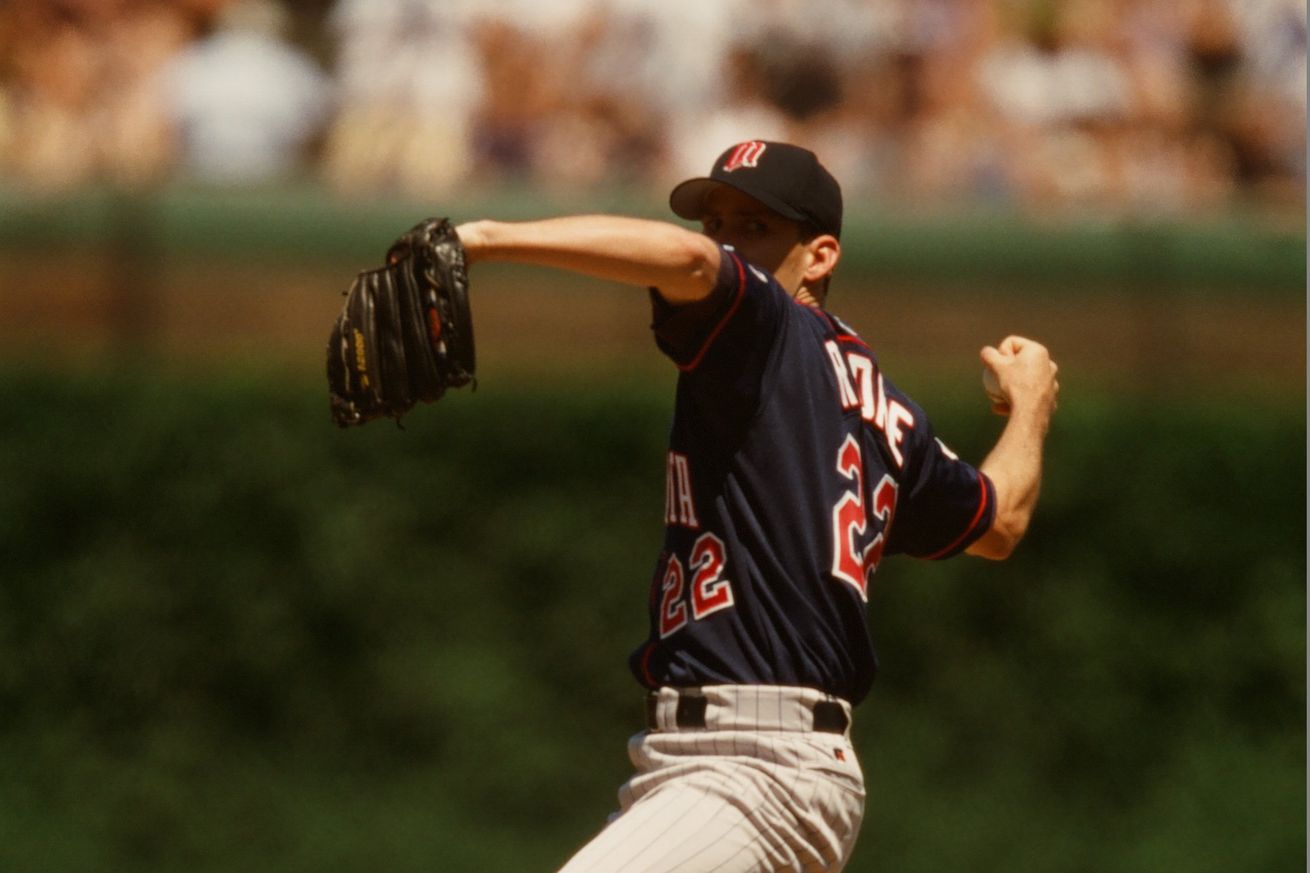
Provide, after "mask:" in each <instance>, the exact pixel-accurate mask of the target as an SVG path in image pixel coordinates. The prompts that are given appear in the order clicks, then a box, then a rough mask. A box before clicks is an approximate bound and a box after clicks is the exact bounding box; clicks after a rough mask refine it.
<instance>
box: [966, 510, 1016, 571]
mask: <svg viewBox="0 0 1310 873" xmlns="http://www.w3.org/2000/svg"><path fill="white" fill-rule="evenodd" d="M1027 530H1028V520H1027V519H1026V518H1023V519H1019V518H1011V517H1004V516H1000V515H998V516H997V517H996V519H995V520H994V521H993V522H992V526H991V528H990V529H988V531H987V533H985V534H983V535H982V536H980V537H979V538H978V539H977V540H975V541H974V543H973V545H971V546H969V548H967V549H966V550H965V551H966V552H967V553H968V554H970V555H974V556H975V557H979V558H986V559H988V560H989V561H1004V560H1005V559H1006V558H1008V557H1010V555H1012V554H1014V550H1015V549H1016V548H1018V546H1019V542H1020V541H1021V540H1022V539H1023V535H1024V534H1025V533H1026V532H1027Z"/></svg>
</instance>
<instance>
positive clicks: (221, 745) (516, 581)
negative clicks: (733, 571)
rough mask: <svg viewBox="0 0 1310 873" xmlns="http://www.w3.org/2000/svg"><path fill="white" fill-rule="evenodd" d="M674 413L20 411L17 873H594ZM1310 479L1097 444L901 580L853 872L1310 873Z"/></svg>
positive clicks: (1106, 419)
mask: <svg viewBox="0 0 1310 873" xmlns="http://www.w3.org/2000/svg"><path fill="white" fill-rule="evenodd" d="M663 388H664V386H654V387H638V386H633V385H627V384H609V383H607V384H596V383H594V382H593V383H579V384H578V385H576V386H572V387H571V389H570V390H565V391H560V392H558V393H551V394H547V393H542V392H540V391H536V390H533V389H530V388H528V387H524V388H523V389H522V390H518V391H515V390H513V389H509V388H506V387H504V386H497V387H486V388H483V389H482V390H480V391H479V392H477V393H475V394H470V393H467V392H461V393H459V394H456V395H452V396H451V397H449V398H447V400H445V401H443V402H442V404H440V405H439V406H437V407H435V408H424V409H421V410H418V411H417V412H416V414H414V415H412V416H411V417H410V418H409V419H408V420H407V421H406V427H405V429H404V430H399V429H397V428H395V427H392V426H390V425H389V424H386V423H378V424H374V425H370V426H369V427H366V428H363V429H359V430H353V431H338V430H335V429H334V428H332V427H331V425H330V424H329V423H328V419H327V413H326V404H325V402H324V398H323V391H322V386H321V385H320V384H319V383H318V381H317V380H316V379H315V380H309V379H306V380H304V381H301V380H300V379H297V378H294V377H285V378H282V379H278V380H271V379H261V378H257V377H254V376H234V375H217V374H211V375H208V376H204V377H201V376H196V375H192V376H183V375H172V376H168V377H161V376H149V375H145V371H144V369H136V368H125V369H117V370H116V369H110V370H104V371H101V372H99V373H97V374H81V375H76V374H68V373H65V374H52V373H48V372H41V371H36V370H24V369H16V368H10V369H8V370H5V371H3V372H0V404H3V408H4V409H6V410H8V414H7V415H6V417H5V420H4V423H3V424H2V425H0V481H3V483H4V487H3V489H0V555H3V568H4V569H3V579H4V582H3V585H2V586H0V868H3V869H11V870H31V869H41V870H46V871H111V873H112V871H146V870H149V871H159V870H170V871H171V870H178V871H181V870H188V871H206V870H214V871H218V870H234V869H241V870H248V871H263V870H268V871H275V870H276V871H285V870H298V869H315V870H324V871H374V870H379V869H386V870H389V871H410V870H413V871H418V870H424V871H430V870H441V871H462V870H468V871H473V870H477V871H495V870H516V871H517V870H543V871H548V870H553V869H555V867H556V866H558V864H559V863H560V862H561V861H562V860H563V859H564V858H565V857H567V855H568V854H569V853H570V851H571V850H572V849H573V848H574V847H575V846H576V845H577V844H578V843H579V842H580V841H582V840H585V839H586V838H587V836H588V835H589V834H590V833H591V832H592V831H593V830H594V829H595V828H597V827H598V826H599V825H600V824H601V823H602V821H603V818H604V816H605V815H606V814H607V813H608V811H609V810H610V807H611V804H612V802H613V799H614V792H615V789H616V788H617V786H618V784H619V783H620V781H621V780H622V779H623V778H624V777H625V775H626V774H627V772H628V770H627V767H628V765H627V761H626V756H625V750H624V740H625V738H626V736H627V735H628V733H629V732H631V731H632V730H635V729H636V728H637V727H638V725H639V721H640V718H641V701H640V695H639V693H638V689H637V688H636V686H635V685H634V684H633V683H632V681H631V680H630V678H628V676H627V674H626V668H625V666H624V659H625V656H626V654H627V652H628V650H629V649H630V648H631V647H632V646H633V645H635V643H636V642H637V641H638V640H639V638H640V637H641V636H642V634H643V632H644V627H645V617H644V614H643V612H644V604H645V599H646V587H647V582H648V573H649V571H650V570H651V568H652V566H653V560H654V555H655V552H656V550H657V548H658V544H659V537H660V530H659V525H660V510H661V508H662V494H661V489H662V487H663V476H662V472H661V470H662V455H663V450H664V446H663V440H664V436H665V433H666V425H667V415H668V398H667V397H666V396H665V392H664V390H663ZM656 389H658V390H656ZM920 399H922V400H923V401H924V402H925V403H926V405H927V406H928V407H929V408H934V407H940V406H941V404H935V403H934V402H933V399H932V398H931V397H923V398H920ZM1119 402H1120V403H1121V404H1122V403H1123V401H1122V400H1120V401H1119ZM936 417H937V423H938V427H939V430H940V431H942V432H944V433H946V434H953V435H958V436H957V437H956V438H955V439H954V443H955V444H956V447H957V448H959V449H960V450H962V452H963V453H964V454H966V455H968V456H972V457H977V456H978V455H979V454H981V453H982V452H983V451H985V449H986V447H987V445H988V443H989V441H990V440H991V439H992V438H993V437H994V435H995V433H996V428H997V425H996V423H995V421H994V419H992V418H990V417H989V416H987V415H986V414H985V412H984V411H983V410H981V409H979V408H978V407H977V405H976V404H971V405H970V406H968V407H965V406H960V407H958V408H957V407H954V406H952V407H949V408H938V409H937V415H936ZM1304 447H1305V427H1304V420H1303V410H1278V409H1248V410H1243V411H1242V414H1240V415H1235V414H1231V413H1229V412H1227V411H1225V410H1218V409H1210V408H1207V407H1205V406H1202V405H1180V406H1177V407H1175V408H1160V407H1158V406H1156V407H1145V406H1137V405H1132V404H1131V402H1128V404H1127V405H1111V404H1110V403H1109V402H1108V401H1107V402H1105V403H1104V404H1100V405H1083V406H1081V407H1077V406H1075V407H1073V408H1064V409H1062V410H1061V412H1060V416H1059V418H1058V421H1057V424H1056V427H1055V430H1054V431H1053V433H1052V437H1051V443H1050V450H1049V455H1048V458H1049V461H1048V463H1049V475H1048V479H1047V482H1046V484H1045V493H1044V495H1043V505H1042V508H1041V511H1040V513H1039V515H1038V518H1037V520H1036V524H1035V526H1034V528H1033V530H1032V532H1031V534H1030V537H1029V539H1028V540H1027V541H1026V542H1025V544H1024V546H1023V547H1022V549H1021V551H1020V553H1019V554H1018V555H1016V556H1015V557H1014V558H1013V559H1011V560H1010V561H1009V562H1006V563H1003V564H990V563H985V562H980V561H975V560H972V559H961V560H957V561H952V562H945V563H940V564H919V563H915V562H911V561H908V560H905V559H896V560H893V561H889V562H888V563H887V564H886V565H885V566H884V567H883V569H882V570H881V571H880V574H879V577H878V584H877V586H876V589H875V591H874V594H873V596H872V604H871V620H872V622H873V624H874V628H875V630H876V632H877V634H878V636H879V638H880V640H881V649H882V652H883V671H882V674H881V676H880V679H879V682H878V685H877V686H876V687H875V691H874V694H873V696H872V697H871V699H870V701H869V702H867V703H866V704H865V705H864V706H863V707H861V709H860V710H859V713H858V717H857V729H856V733H857V743H858V747H859V749H860V752H861V755H862V758H863V761H864V765H865V768H866V772H867V775H868V781H869V789H870V797H869V806H868V812H867V817H866V824H865V828H864V832H863V835H862V837H861V844H860V846H859V847H858V848H857V850H856V856H855V860H854V861H853V862H852V864H851V865H850V867H849V868H848V869H850V870H852V871H861V870H875V869H877V870H894V871H898V873H901V871H920V870H921V871H925V873H926V871H940V870H953V869H955V870H971V871H993V870H995V871H1016V870H1032V871H1097V873H1102V871H1157V870H1162V869H1179V870H1184V869H1185V870H1188V871H1202V873H1204V871H1225V873H1227V871H1231V870H1234V869H1245V870H1261V871H1284V870H1286V871H1293V870H1295V871H1299V870H1302V869H1304V847H1305V825H1304V822H1305V811H1306V810H1305V795H1304V772H1305V744H1304V737H1305V734H1304V713H1305V703H1306V701H1305V670H1304V663H1305V648H1304V632H1305V623H1304V619H1305V590H1304V574H1305V552H1304V544H1305V541H1304V525H1305V514H1304V513H1305V504H1304V499H1305V492H1304V482H1305V466H1304V463H1305V460H1304V458H1305V455H1304Z"/></svg>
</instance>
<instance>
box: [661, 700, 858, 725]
mask: <svg viewBox="0 0 1310 873" xmlns="http://www.w3.org/2000/svg"><path fill="white" fill-rule="evenodd" d="M658 703H659V693H658V692H656V691H652V692H650V693H649V694H647V695H646V727H647V728H648V729H650V730H653V731H655V730H659V729H660V728H659V721H658V720H657V719H656V717H655V709H656V705H657V704H658ZM706 705H707V701H706V699H705V698H704V697H700V696H697V695H692V694H679V695H678V708H677V711H676V713H675V715H674V721H675V722H676V723H677V725H678V727H680V728H703V727H705V708H706ZM813 711H814V729H815V730H816V731H821V732H822V733H825V734H844V733H846V729H847V728H848V727H850V724H851V723H850V719H848V718H847V717H846V710H845V709H843V708H842V705H841V704H840V703H834V702H832V701H831V700H820V701H819V702H818V703H816V704H814V707H813Z"/></svg>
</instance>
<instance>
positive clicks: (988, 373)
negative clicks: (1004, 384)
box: [982, 367, 1010, 409]
mask: <svg viewBox="0 0 1310 873" xmlns="http://www.w3.org/2000/svg"><path fill="white" fill-rule="evenodd" d="M982 383H983V393H985V394H986V395H987V399H988V400H990V401H991V402H992V404H993V405H994V406H1004V407H1006V408H1007V409H1008V408H1009V406H1010V398H1008V397H1006V396H1005V393H1004V392H1002V391H1001V383H1000V382H999V381H997V379H996V373H995V372H993V371H992V369H991V368H989V367H984V368H983V371H982Z"/></svg>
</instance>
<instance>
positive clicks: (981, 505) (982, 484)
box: [924, 470, 988, 561]
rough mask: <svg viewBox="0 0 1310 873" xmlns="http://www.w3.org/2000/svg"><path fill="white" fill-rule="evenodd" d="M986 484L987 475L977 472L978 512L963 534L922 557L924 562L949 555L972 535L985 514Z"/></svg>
mask: <svg viewBox="0 0 1310 873" xmlns="http://www.w3.org/2000/svg"><path fill="white" fill-rule="evenodd" d="M987 482H988V479H987V474H986V473H984V472H983V471H981V470H979V471H978V487H979V488H980V489H981V490H982V498H981V499H980V500H979V501H978V511H977V512H975V513H974V514H973V520H972V521H970V522H969V526H968V527H966V528H965V529H964V533H962V534H960V535H959V536H958V537H956V538H955V541H954V542H953V543H951V544H950V545H949V546H947V547H946V548H944V549H942V550H940V551H937V552H933V553H932V554H931V555H925V556H924V559H925V560H928V561H935V560H937V559H938V558H940V557H941V556H942V555H945V554H948V553H950V552H951V551H953V550H954V549H955V548H956V547H957V546H958V545H959V544H960V543H962V542H964V540H965V538H966V537H968V536H969V534H971V533H973V529H974V528H975V527H977V525H978V522H980V521H982V517H983V515H984V514H985V513H986V512H987Z"/></svg>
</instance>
